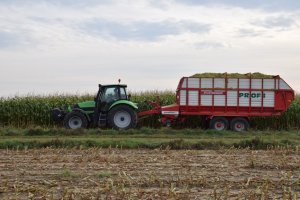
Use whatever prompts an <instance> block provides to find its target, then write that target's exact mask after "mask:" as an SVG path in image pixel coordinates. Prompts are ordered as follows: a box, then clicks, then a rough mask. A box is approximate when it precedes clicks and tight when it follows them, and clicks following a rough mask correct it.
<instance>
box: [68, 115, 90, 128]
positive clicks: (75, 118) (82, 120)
mask: <svg viewBox="0 0 300 200" xmlns="http://www.w3.org/2000/svg"><path fill="white" fill-rule="evenodd" d="M63 123H64V126H65V127H66V128H67V129H78V128H87V127H88V121H87V118H86V116H85V115H84V114H83V113H81V112H77V111H72V112H70V113H68V114H67V115H66V116H65V118H64V122H63Z"/></svg>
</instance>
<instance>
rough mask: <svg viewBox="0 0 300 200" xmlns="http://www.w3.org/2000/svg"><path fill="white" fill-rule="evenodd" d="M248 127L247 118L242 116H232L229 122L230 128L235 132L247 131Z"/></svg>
mask: <svg viewBox="0 0 300 200" xmlns="http://www.w3.org/2000/svg"><path fill="white" fill-rule="evenodd" d="M249 127H250V124H249V122H248V120H246V119H245V118H243V117H236V118H233V119H232V120H231V122H230V129H231V130H233V131H237V132H243V131H247V130H248V129H249Z"/></svg>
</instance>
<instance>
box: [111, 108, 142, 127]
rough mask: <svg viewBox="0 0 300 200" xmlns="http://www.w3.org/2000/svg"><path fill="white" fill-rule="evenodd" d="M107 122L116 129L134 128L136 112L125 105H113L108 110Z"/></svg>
mask: <svg viewBox="0 0 300 200" xmlns="http://www.w3.org/2000/svg"><path fill="white" fill-rule="evenodd" d="M108 124H109V125H110V126H111V127H112V128H114V129H118V130H121V129H122V130H125V129H130V128H135V127H136V125H137V113H136V111H135V110H134V109H133V108H131V107H130V106H127V105H118V106H115V107H114V108H112V109H111V110H110V111H109V112H108Z"/></svg>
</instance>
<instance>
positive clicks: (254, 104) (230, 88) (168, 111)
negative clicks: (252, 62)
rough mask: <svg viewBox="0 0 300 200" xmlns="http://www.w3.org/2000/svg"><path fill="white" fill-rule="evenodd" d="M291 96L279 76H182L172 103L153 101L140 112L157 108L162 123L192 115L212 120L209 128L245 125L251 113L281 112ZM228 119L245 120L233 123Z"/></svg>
mask: <svg viewBox="0 0 300 200" xmlns="http://www.w3.org/2000/svg"><path fill="white" fill-rule="evenodd" d="M294 97H295V93H294V90H293V89H292V88H291V87H290V86H289V85H288V84H287V83H286V82H285V81H284V80H283V79H282V78H280V77H279V76H274V77H272V78H252V77H251V76H250V77H249V78H228V77H226V76H225V77H223V78H210V77H207V78H205V77H203V78H194V77H183V78H181V79H180V81H179V84H178V87H177V90H176V102H175V103H174V104H173V105H169V106H162V107H160V106H159V104H154V108H153V109H152V110H151V111H146V112H142V113H140V116H143V115H146V114H147V113H151V112H152V114H153V113H155V112H156V113H157V114H161V116H162V118H161V121H162V123H165V124H166V123H174V122H175V121H176V122H178V121H184V119H185V117H186V116H191V115H196V116H206V118H207V119H208V121H210V122H211V121H213V124H210V127H211V128H214V127H215V128H216V129H217V126H221V128H226V129H227V128H229V127H231V126H237V127H236V128H238V127H239V126H242V128H244V129H245V128H248V127H249V125H248V124H245V123H248V122H249V118H250V117H256V116H279V115H281V114H282V113H283V112H284V111H286V110H287V109H288V107H289V106H290V105H291V103H292V101H293V100H294ZM214 118H215V120H213V119H214ZM218 119H219V120H218ZM231 121H234V122H235V121H239V122H241V121H243V122H244V123H241V124H239V123H238V124H232V123H231ZM218 122H221V124H220V123H219V124H218ZM234 122H233V123H234ZM222 124H223V125H222ZM223 126H225V127H223ZM243 126H244V127H243ZM245 126H246V127H245ZM247 126H248V127H247ZM232 128H233V129H234V127H232Z"/></svg>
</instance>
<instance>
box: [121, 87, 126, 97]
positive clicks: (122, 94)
mask: <svg viewBox="0 0 300 200" xmlns="http://www.w3.org/2000/svg"><path fill="white" fill-rule="evenodd" d="M120 95H121V98H120V99H127V95H126V91H125V88H120Z"/></svg>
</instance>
